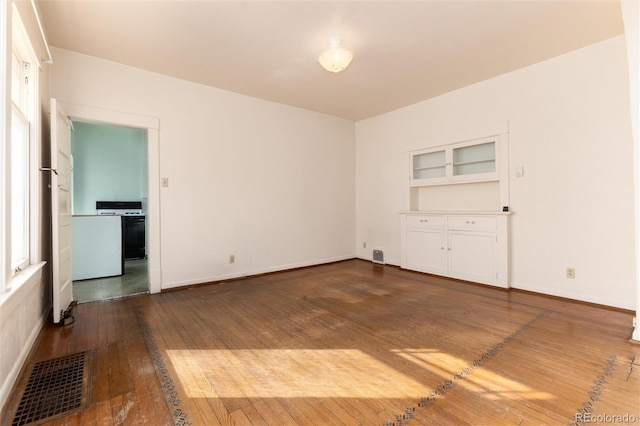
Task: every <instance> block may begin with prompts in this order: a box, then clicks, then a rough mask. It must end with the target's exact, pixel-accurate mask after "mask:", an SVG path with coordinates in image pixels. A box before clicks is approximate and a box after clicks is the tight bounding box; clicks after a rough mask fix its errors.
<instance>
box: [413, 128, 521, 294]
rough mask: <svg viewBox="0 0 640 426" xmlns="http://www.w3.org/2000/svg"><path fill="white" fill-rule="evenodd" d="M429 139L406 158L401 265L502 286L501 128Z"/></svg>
mask: <svg viewBox="0 0 640 426" xmlns="http://www.w3.org/2000/svg"><path fill="white" fill-rule="evenodd" d="M482 135H491V136H482ZM435 141H436V142H437V141H441V143H439V144H438V143H433V142H434V140H432V141H431V143H428V141H427V143H425V145H427V146H431V147H430V148H425V149H416V150H413V151H410V152H408V165H409V182H408V195H409V197H408V201H409V202H408V207H409V210H408V211H407V212H405V213H402V214H401V232H402V235H401V266H402V267H403V268H406V269H411V270H415V271H421V272H426V273H431V274H437V275H443V276H447V277H452V278H458V279H463V280H467V281H473V282H477V283H482V284H490V285H496V286H500V287H509V216H510V215H511V211H510V210H511V209H510V207H509V173H508V158H509V151H508V123H507V122H501V123H493V124H487V125H485V126H481V127H480V128H476V129H467V130H462V131H460V132H457V133H456V134H452V135H447V136H443V137H441V138H438V139H436V140H435Z"/></svg>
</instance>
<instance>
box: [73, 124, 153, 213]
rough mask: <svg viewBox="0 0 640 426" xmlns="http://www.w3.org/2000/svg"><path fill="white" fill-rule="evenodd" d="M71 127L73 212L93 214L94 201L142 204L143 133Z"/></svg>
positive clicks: (144, 191) (106, 127)
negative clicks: (137, 202)
mask: <svg viewBox="0 0 640 426" xmlns="http://www.w3.org/2000/svg"><path fill="white" fill-rule="evenodd" d="M73 127H74V131H73V132H72V133H71V154H72V155H73V209H74V211H73V213H74V214H76V215H82V214H95V211H96V201H142V202H143V205H146V197H147V144H146V140H147V132H146V130H142V129H132V128H127V127H118V126H110V125H103V124H92V123H81V122H74V123H73Z"/></svg>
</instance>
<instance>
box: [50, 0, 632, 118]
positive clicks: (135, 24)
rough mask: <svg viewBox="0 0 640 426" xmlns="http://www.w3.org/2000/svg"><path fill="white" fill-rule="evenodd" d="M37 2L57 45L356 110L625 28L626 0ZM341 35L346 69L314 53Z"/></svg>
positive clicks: (272, 96) (304, 102)
mask: <svg viewBox="0 0 640 426" xmlns="http://www.w3.org/2000/svg"><path fill="white" fill-rule="evenodd" d="M38 4H39V8H40V12H41V15H42V20H43V25H44V27H45V31H46V35H47V38H48V41H49V44H51V45H52V46H56V47H60V48H63V49H68V50H72V51H76V52H80V53H83V54H87V55H91V56H96V57H100V58H104V59H108V60H111V61H115V62H119V63H122V64H127V65H130V66H133V67H137V68H142V69H145V70H149V71H154V72H157V73H161V74H166V75H170V76H175V77H178V78H181V79H184V80H190V81H194V82H198V83H202V84H205V85H208V86H213V87H218V88H221V89H226V90H230V91H233V92H237V93H242V94H246V95H250V96H254V97H258V98H262V99H267V100H271V101H274V102H280V103H284V104H288V105H292V106H297V107H300V108H305V109H309V110H313V111H319V112H323V113H327V114H331V115H335V116H338V117H343V118H346V119H349V120H353V121H358V120H362V119H365V118H368V117H372V116H375V115H378V114H381V113H384V112H388V111H391V110H394V109H397V108H400V107H403V106H406V105H410V104H413V103H416V102H419V101H421V100H424V99H428V98H430V97H433V96H437V95H440V94H442V93H445V92H448V91H451V90H454V89H457V88H460V87H463V86H466V85H469V84H472V83H475V82H478V81H481V80H485V79H487V78H490V77H493V76H496V75H499V74H502V73H505V72H508V71H511V70H514V69H517V68H521V67H524V66H527V65H530V64H533V63H536V62H539V61H542V60H545V59H548V58H551V57H553V56H557V55H559V54H562V53H565V52H568V51H571V50H574V49H577V48H580V47H583V46H586V45H589V44H592V43H595V42H598V41H600V40H604V39H606V38H610V37H613V36H616V35H619V34H622V33H623V32H624V28H623V23H622V16H621V11H620V4H619V1H618V0H584V1H580V0H549V1H541V0H510V1H505V0H497V1H490V0H468V1H461V0H446V1H434V0H429V1H391V0H387V1H357V0H352V1H305V0H298V1H291V0H290V1H240V0H235V1H234V0H228V1H216V0H209V1H206V0H200V1H194V0H173V1H166V0H164V1H149V0H84V1H80V0H64V1H61V0H40V1H39V2H38ZM332 36H338V37H340V38H342V39H343V40H344V44H345V47H347V48H349V49H350V50H352V51H353V53H354V59H353V62H352V63H351V65H350V66H349V68H347V70H345V71H344V72H342V73H340V74H333V73H329V72H327V71H325V70H324V69H323V68H321V67H320V65H319V64H318V62H317V56H318V54H319V53H320V51H321V50H322V49H323V48H325V47H326V45H327V44H328V41H329V38H330V37H332ZM53 60H54V63H55V57H54V58H53Z"/></svg>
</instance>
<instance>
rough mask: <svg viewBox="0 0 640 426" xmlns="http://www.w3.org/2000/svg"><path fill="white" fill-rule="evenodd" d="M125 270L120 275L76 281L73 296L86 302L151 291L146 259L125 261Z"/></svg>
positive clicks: (81, 301)
mask: <svg viewBox="0 0 640 426" xmlns="http://www.w3.org/2000/svg"><path fill="white" fill-rule="evenodd" d="M124 271H125V272H124V274H123V275H121V276H119V277H110V278H99V279H95V280H82V281H74V282H73V298H74V299H75V300H77V301H78V302H79V303H84V302H94V301H96V300H105V299H114V298H117V297H122V296H127V295H130V294H139V293H146V292H148V291H149V276H148V274H147V260H146V259H139V260H127V261H125V262H124Z"/></svg>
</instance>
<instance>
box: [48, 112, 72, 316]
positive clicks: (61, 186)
mask: <svg viewBox="0 0 640 426" xmlns="http://www.w3.org/2000/svg"><path fill="white" fill-rule="evenodd" d="M51 169H52V172H51V230H52V232H51V234H52V235H51V240H52V241H51V251H52V266H51V268H52V273H53V322H54V323H62V322H64V320H65V318H67V317H68V315H69V312H68V311H67V309H68V308H69V306H70V305H71V302H72V301H73V283H72V279H71V277H72V271H71V123H70V121H69V118H68V117H67V114H65V112H64V111H63V110H62V108H61V107H60V105H59V104H58V102H57V101H56V100H55V99H51Z"/></svg>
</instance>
